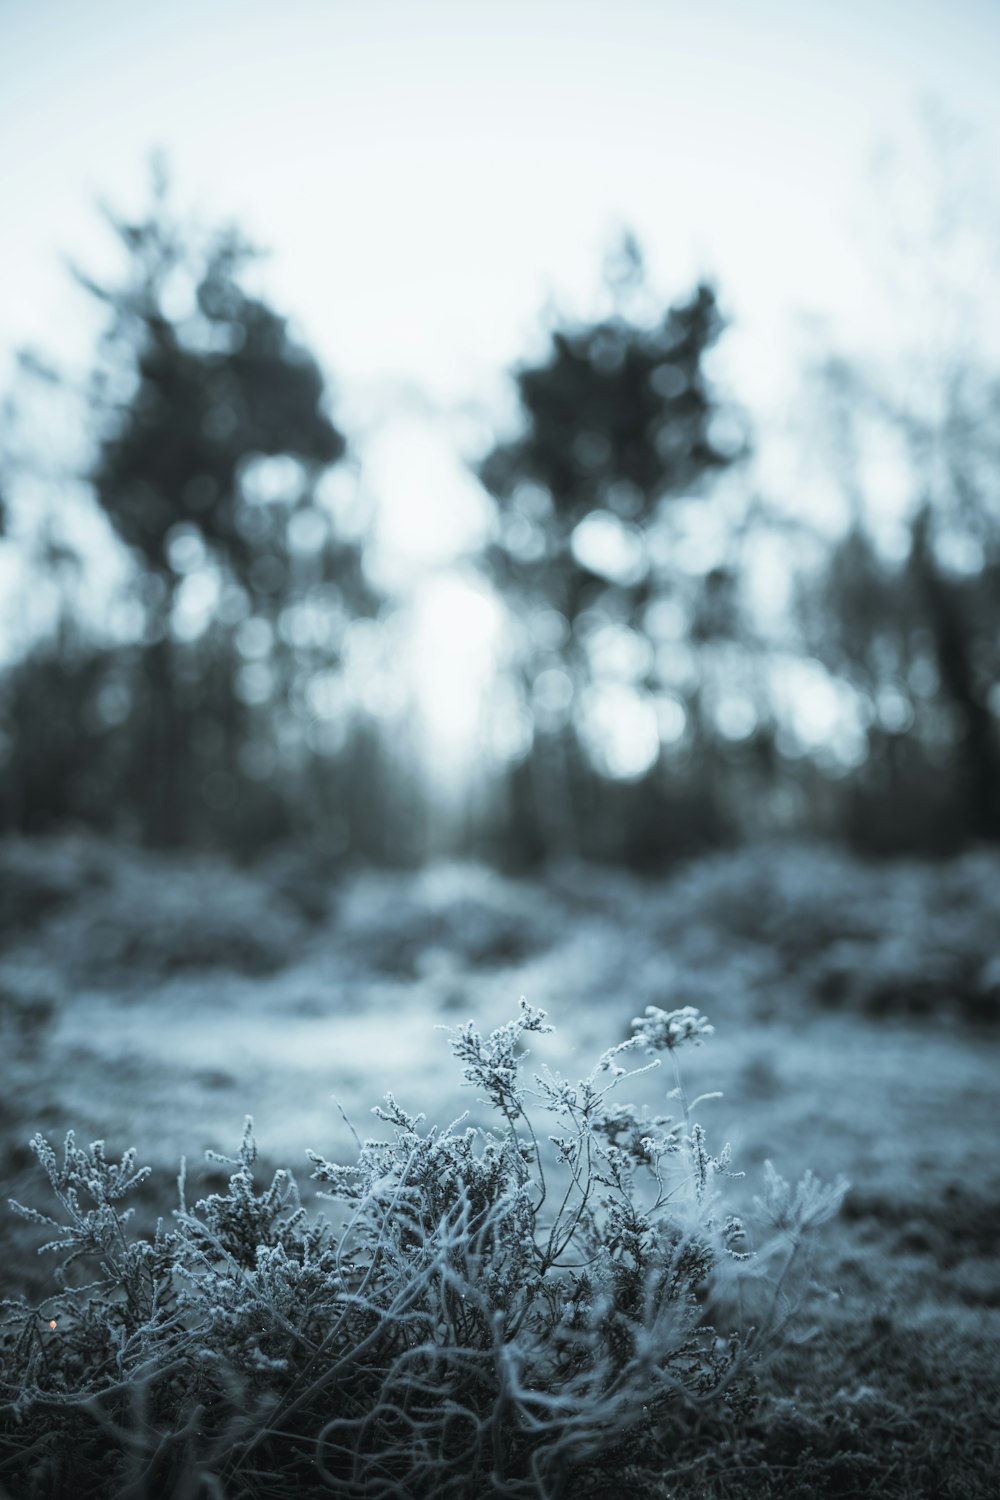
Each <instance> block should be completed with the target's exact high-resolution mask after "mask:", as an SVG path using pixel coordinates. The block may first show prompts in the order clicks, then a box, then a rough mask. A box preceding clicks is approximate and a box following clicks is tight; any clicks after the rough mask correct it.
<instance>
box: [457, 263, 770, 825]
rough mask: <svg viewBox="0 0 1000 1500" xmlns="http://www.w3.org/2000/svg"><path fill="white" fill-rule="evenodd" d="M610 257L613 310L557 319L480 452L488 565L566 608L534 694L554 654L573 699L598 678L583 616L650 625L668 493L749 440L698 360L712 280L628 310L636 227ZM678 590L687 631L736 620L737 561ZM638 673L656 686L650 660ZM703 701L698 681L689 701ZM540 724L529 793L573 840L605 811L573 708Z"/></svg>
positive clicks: (529, 679)
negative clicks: (499, 429)
mask: <svg viewBox="0 0 1000 1500" xmlns="http://www.w3.org/2000/svg"><path fill="white" fill-rule="evenodd" d="M615 270H616V272H617V274H615V275H613V276H609V277H608V281H609V284H610V286H611V289H612V292H613V293H614V296H615V306H614V310H613V311H612V313H611V314H610V315H609V316H607V317H604V318H602V319H599V320H598V321H595V322H593V323H590V324H585V325H582V326H562V327H557V328H555V329H554V330H553V332H552V334H551V339H550V346H549V350H548V354H547V356H546V357H545V358H544V359H543V360H541V361H540V362H539V363H537V364H530V365H529V364H525V365H522V366H520V367H519V368H518V369H517V370H516V371H515V373H514V379H515V382H516V386H517V391H518V395H519V398H520V406H521V415H522V420H523V427H522V430H521V432H520V433H519V434H518V435H517V436H516V437H514V438H513V439H512V440H510V441H507V442H502V443H499V444H498V445H496V446H495V447H494V448H493V449H492V450H491V451H490V452H489V453H488V454H487V455H486V456H485V457H484V458H483V460H482V461H481V463H480V464H479V466H478V471H477V472H478V474H479V477H480V479H481V481H482V482H483V484H484V485H485V487H486V488H487V490H488V491H489V492H490V493H491V494H492V495H493V497H494V498H495V500H496V502H497V507H498V526H497V536H496V543H495V545H494V546H493V548H492V551H491V557H490V562H491V568H492V572H493V576H494V578H495V579H496V581H497V583H498V585H499V586H500V588H501V589H502V591H503V592H504V593H505V595H506V596H507V598H508V599H509V600H510V601H511V603H512V605H513V607H514V609H515V611H516V612H517V613H518V614H520V615H524V614H526V613H527V614H530V613H531V612H533V611H535V612H537V611H539V610H544V609H547V610H549V611H553V612H555V613H556V615H557V616H561V617H562V619H563V621H564V622H565V627H566V628H565V634H564V638H563V639H562V641H558V640H555V639H554V638H550V639H549V640H546V641H543V642H542V644H541V645H540V647H539V649H538V650H535V651H532V650H529V651H528V653H527V655H526V658H525V660H524V663H523V665H524V670H525V676H526V689H527V692H528V694H529V696H530V694H531V691H532V686H533V684H534V683H536V682H537V681H538V679H539V677H540V675H541V674H542V673H543V672H545V671H546V670H547V669H549V668H551V667H552V665H553V663H554V660H555V659H556V657H557V656H558V659H559V662H560V665H561V667H562V668H563V669H564V670H565V672H566V674H567V677H568V678H569V680H571V682H572V684H573V687H574V690H575V696H576V698H577V699H579V697H580V696H581V693H582V691H583V690H584V689H585V688H586V686H587V683H588V682H589V680H590V677H591V662H590V659H589V653H588V643H587V637H588V634H589V633H590V630H589V627H590V626H592V625H593V624H594V623H595V621H596V620H597V619H598V618H599V617H603V618H606V619H607V620H609V621H613V622H614V623H616V624H617V625H619V626H623V627H625V628H627V629H628V630H631V631H633V632H636V633H637V634H638V635H640V636H642V637H645V636H646V634H647V633H648V623H647V620H648V616H647V614H646V610H647V607H648V606H649V605H650V604H651V603H652V602H653V601H655V600H656V599H658V598H660V597H662V596H663V595H664V594H665V593H667V592H669V591H670V590H671V589H672V588H673V585H674V583H675V582H676V580H675V579H674V577H673V570H672V567H671V563H670V559H669V558H668V557H665V556H664V555H663V549H662V547H661V548H655V547H654V546H653V545H652V544H653V541H654V537H655V534H656V533H657V532H658V531H661V530H662V525H663V522H664V519H665V518H666V516H667V514H668V512H669V510H670V506H671V504H672V502H673V501H674V500H675V499H676V498H677V497H680V496H684V497H688V498H690V497H692V496H694V495H697V494H699V493H700V492H701V491H702V490H703V489H705V488H707V485H708V482H709V481H710V480H711V478H712V477H713V476H715V475H718V474H720V473H721V472H722V471H724V470H725V469H727V468H729V467H730V466H731V465H732V464H733V463H734V462H736V461H737V460H738V459H739V458H740V457H742V456H743V454H744V453H745V451H746V437H745V430H744V427H743V425H742V423H741V421H739V420H738V419H737V417H736V414H735V413H733V412H731V411H729V410H728V409H727V408H725V407H724V406H723V404H722V403H721V401H720V400H719V398H718V397H717V396H716V393H715V391H714V389H713V387H712V385H711V383H710V381H709V379H708V376H707V374H706V370H705V358H706V355H707V354H708V352H709V350H710V349H711V348H712V347H713V345H714V344H715V342H716V340H717V339H718V338H719V335H720V334H721V332H722V330H723V327H724V320H723V318H722V315H721V313H720V311H719V306H718V302H717V298H716V294H715V291H714V289H713V288H712V287H711V286H710V285H708V284H707V283H701V284H700V285H698V286H697V287H696V288H695V289H694V291H693V292H692V294H691V295H690V296H689V297H688V298H686V299H684V300H680V301H678V302H676V303H674V304H673V305H672V306H670V307H669V308H668V309H667V310H666V312H665V313H664V314H663V315H662V317H658V318H656V319H653V320H646V319H643V318H641V317H636V316H634V315H631V314H630V312H629V302H630V300H632V299H635V298H636V294H637V293H642V292H643V291H644V270H643V265H642V258H641V255H640V253H639V250H638V247H637V246H636V244H635V242H634V240H633V239H631V237H626V240H625V242H624V244H623V246H622V250H621V253H620V254H619V256H618V258H617V264H616V267H615ZM682 592H683V594H684V609H685V612H686V615H687V627H688V631H689V635H690V638H691V639H692V640H695V641H702V642H704V641H706V640H708V639H710V638H715V637H717V636H719V635H724V634H727V633H732V632H733V631H734V630H735V629H736V628H737V614H738V610H737V604H736V579H735V577H734V575H733V573H732V571H731V569H730V567H729V566H727V565H720V566H718V567H715V568H712V569H711V570H709V571H707V573H706V574H705V575H704V576H703V577H701V578H700V579H698V580H696V581H695V582H694V583H693V584H692V582H691V580H690V579H685V581H684V584H683V590H682ZM550 635H551V632H550ZM636 685H637V686H640V687H642V688H648V689H650V690H652V691H654V692H655V691H656V690H657V687H658V685H659V684H658V682H657V678H656V672H655V668H654V667H653V666H650V667H649V668H648V669H646V670H645V672H644V673H643V674H642V675H641V676H640V678H639V679H637V682H636ZM696 700H697V694H696V693H695V694H694V695H693V701H692V703H691V705H690V707H691V710H692V714H693V715H695V716H696V715H697V712H698V705H697V701H696ZM536 731H540V732H538V733H536V743H535V751H534V754H533V757H532V762H531V767H530V775H532V776H534V779H535V781H536V782H537V781H538V780H539V776H538V772H539V770H541V777H540V779H541V783H542V787H541V791H540V795H537V796H536V797H535V799H534V800H535V802H536V804H537V806H538V809H539V812H540V815H541V816H542V818H543V819H546V820H548V822H549V823H550V825H551V833H552V836H551V838H549V840H548V842H549V843H552V842H556V843H563V844H572V843H574V842H575V843H576V844H577V845H578V846H579V839H578V838H575V837H574V835H573V833H572V830H571V829H570V824H571V823H573V822H575V823H576V824H577V825H579V824H580V823H581V821H588V822H590V823H591V824H593V822H594V819H595V817H596V816H597V812H596V809H595V805H594V789H593V787H591V788H590V789H589V790H588V789H587V787H586V786H585V785H584V783H585V782H586V780H587V778H588V776H589V772H588V770H587V768H586V767H585V766H583V765H582V763H581V761H580V757H579V754H578V744H577V739H576V734H575V729H574V726H573V722H572V710H570V709H567V719H566V722H565V723H564V724H563V725H562V726H560V727H558V728H556V729H554V730H552V731H550V732H548V733H546V732H545V731H544V728H543V726H541V725H539V724H538V723H537V721H536ZM546 766H548V770H545V769H543V768H544V767H546ZM524 774H525V773H522V777H523V775H524ZM648 790H649V789H648V788H647V791H648ZM610 795H611V794H610V792H608V793H607V795H606V796H605V800H606V801H607V800H608V798H609V797H610ZM574 800H575V802H576V804H577V806H576V808H575V809H574V808H572V807H571V806H570V805H569V804H570V802H572V801H574ZM584 804H587V810H586V811H585V810H584ZM609 805H610V803H609ZM696 821H697V819H696Z"/></svg>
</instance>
